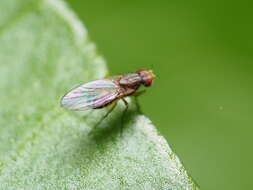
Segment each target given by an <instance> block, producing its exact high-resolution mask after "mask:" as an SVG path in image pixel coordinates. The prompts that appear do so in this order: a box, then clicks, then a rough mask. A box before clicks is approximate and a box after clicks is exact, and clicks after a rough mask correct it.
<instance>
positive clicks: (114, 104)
mask: <svg viewBox="0 0 253 190" xmlns="http://www.w3.org/2000/svg"><path fill="white" fill-rule="evenodd" d="M117 102H118V101H117V100H116V101H115V102H113V103H112V104H113V105H112V107H111V109H109V110H108V112H107V113H106V114H105V115H104V116H103V117H102V118H101V119H100V120H99V122H98V123H97V124H96V125H95V126H94V128H97V126H99V125H100V123H101V122H102V121H103V120H104V119H105V118H106V117H107V116H108V115H109V114H110V113H111V112H112V111H113V110H114V108H115V107H116V106H117Z"/></svg>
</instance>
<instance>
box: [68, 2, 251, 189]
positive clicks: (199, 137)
mask: <svg viewBox="0 0 253 190" xmlns="http://www.w3.org/2000/svg"><path fill="white" fill-rule="evenodd" d="M67 2H68V3H69V5H70V7H72V8H73V9H74V10H75V11H76V13H77V15H78V16H79V18H81V19H82V20H83V22H84V23H85V25H86V26H87V28H88V30H89V35H90V37H91V40H92V41H94V42H95V43H96V44H97V46H98V51H99V53H100V54H102V55H103V56H104V57H105V59H106V60H107V62H108V66H109V69H110V73H111V74H120V73H126V72H132V71H135V70H137V69H139V68H151V69H153V70H154V72H155V74H156V75H157V78H156V81H155V83H154V85H153V86H152V87H150V89H147V93H146V94H145V95H143V96H141V97H140V98H139V100H140V103H141V107H142V110H143V112H144V113H145V114H146V115H148V116H149V117H150V118H151V120H152V121H153V122H154V123H155V125H156V126H157V127H158V128H159V131H160V132H161V134H162V135H164V136H165V137H166V138H167V140H168V142H169V144H170V145H171V146H172V148H173V150H174V151H175V152H176V153H177V154H178V155H179V157H180V159H181V160H182V161H183V163H184V165H185V167H186V168H187V170H188V171H189V173H190V174H191V175H192V176H193V178H194V179H195V180H196V182H197V183H198V184H199V185H200V187H201V189H203V190H204V189H205V190H213V189H222V190H226V189H229V190H233V189H235V190H238V189H243V190H244V189H252V187H253V180H252V177H253V175H252V168H253V167H252V166H251V165H252V161H253V152H252V134H253V128H252V127H253V117H252V116H253V115H252V114H253V88H252V83H253V75H252V74H253V51H252V50H253V48H252V46H253V38H252V34H253V26H252V25H253V16H252V10H253V9H252V5H253V4H252V3H251V2H252V1H251V2H250V1H217V0H216V1H211V0H209V1H196V0H194V1H165V0H164V1H148V0H145V1H134V0H128V1H116V0H108V1H101V0H100V1H98V0H93V1H83V0H68V1H67Z"/></svg>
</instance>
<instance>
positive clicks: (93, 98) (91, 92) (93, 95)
mask: <svg viewBox="0 0 253 190" xmlns="http://www.w3.org/2000/svg"><path fill="white" fill-rule="evenodd" d="M118 88H119V87H118V86H117V85H116V84H115V83H114V82H113V81H112V80H109V79H104V80H95V81H91V82H88V83H86V84H84V85H81V86H79V87H77V88H75V89H73V90H72V91H70V92H69V93H67V94H66V95H65V96H64V97H63V98H62V100H61V105H62V106H63V107H64V108H66V109H71V110H86V109H91V108H98V107H101V106H103V105H105V104H107V103H110V102H112V101H113V100H115V99H116V98H117V95H118Z"/></svg>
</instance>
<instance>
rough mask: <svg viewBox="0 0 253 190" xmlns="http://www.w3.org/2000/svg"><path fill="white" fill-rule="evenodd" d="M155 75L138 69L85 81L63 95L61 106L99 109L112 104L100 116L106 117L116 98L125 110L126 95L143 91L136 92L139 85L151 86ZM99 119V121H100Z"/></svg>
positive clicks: (70, 108) (71, 108)
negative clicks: (120, 101) (122, 103)
mask: <svg viewBox="0 0 253 190" xmlns="http://www.w3.org/2000/svg"><path fill="white" fill-rule="evenodd" d="M154 78H155V75H154V74H153V72H152V71H151V70H146V69H140V70H138V71H137V72H134V73H128V74H123V75H116V76H113V77H111V78H105V79H101V80H95V81H91V82H88V83H85V84H83V85H81V86H79V87H77V88H75V89H73V90H71V91H70V92H68V93H67V94H66V95H65V96H63V98H62V100H61V105H62V107H64V108H66V109H69V110H87V109H99V108H103V107H105V106H108V105H110V104H113V105H112V107H111V109H110V110H109V111H108V112H107V114H106V115H105V116H104V117H103V118H102V120H103V119H104V118H106V117H107V116H108V115H109V114H110V113H111V112H112V111H113V109H114V108H115V107H116V105H117V102H118V100H123V102H124V104H125V106H126V109H125V111H124V112H126V111H127V108H128V103H127V101H126V100H125V99H124V98H125V97H126V96H130V95H135V96H138V95H140V94H142V93H143V92H144V91H139V92H137V90H138V88H139V87H140V86H141V85H144V86H145V87H148V86H151V84H152V82H153V80H154ZM102 120H101V121H102ZM99 123H100V122H99Z"/></svg>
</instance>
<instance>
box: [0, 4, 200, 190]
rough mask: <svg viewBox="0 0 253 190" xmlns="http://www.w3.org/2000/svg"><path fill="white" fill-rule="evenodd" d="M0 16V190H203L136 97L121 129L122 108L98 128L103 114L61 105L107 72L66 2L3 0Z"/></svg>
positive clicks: (97, 111) (103, 111)
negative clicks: (76, 89) (139, 108)
mask: <svg viewBox="0 0 253 190" xmlns="http://www.w3.org/2000/svg"><path fill="white" fill-rule="evenodd" d="M0 13H1V17H0V44H1V46H0V70H1V75H0V88H1V92H0V106H1V109H0V118H1V119H0V126H1V128H0V140H1V143H0V152H1V154H0V189H8V190H9V189H18V190H20V189H26V190H35V189H36V190H37V189H43V190H45V189H50V190H51V189H57V190H58V189H101V190H105V189H106V190H110V189H198V188H197V187H196V185H195V184H194V183H193V181H192V179H191V178H190V177H189V176H188V174H187V173H186V171H185V169H184V167H183V166H182V164H181V163H180V161H179V159H178V158H177V156H176V155H175V154H174V153H173V152H172V151H171V149H170V147H169V146H168V144H167V143H166V141H165V140H164V138H163V137H161V136H159V135H158V134H157V131H156V129H155V127H154V126H153V125H152V123H151V122H150V120H149V119H148V118H146V117H145V116H143V115H141V114H139V113H138V111H136V110H137V108H136V106H135V103H134V102H133V101H131V99H128V101H129V102H130V109H129V111H128V112H127V115H126V117H124V118H123V122H124V124H123V123H122V122H121V119H122V117H121V116H122V112H123V109H124V106H123V104H120V105H119V106H118V107H117V109H116V110H115V111H114V112H113V113H112V114H111V115H110V116H109V117H108V118H107V119H106V120H104V121H103V122H102V123H101V125H100V126H99V127H98V128H94V125H95V124H96V123H97V122H98V121H99V119H100V118H101V116H103V115H104V114H105V112H106V110H105V109H102V110H95V111H92V112H89V111H88V112H69V111H66V110H63V109H62V108H61V107H60V106H59V101H60V98H61V96H62V95H64V93H66V92H67V90H69V89H71V88H72V87H74V86H75V85H77V84H81V83H84V82H87V81H90V80H93V79H98V78H102V77H104V76H105V75H106V73H107V71H106V65H105V62H104V60H103V59H102V58H101V57H99V56H98V55H97V53H96V50H95V45H94V44H93V43H91V42H90V41H89V40H88V37H87V32H86V30H85V29H84V27H83V26H82V24H81V23H80V22H79V21H78V19H77V18H76V17H75V15H74V14H73V13H72V12H71V11H70V10H69V9H68V8H67V7H66V5H65V4H64V3H63V2H62V1H58V0H39V1H36V0H23V1H19V0H12V1H10V0H1V1H0ZM101 32H102V31H101ZM150 90H152V89H150ZM122 125H123V126H122ZM121 127H122V132H121Z"/></svg>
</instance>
